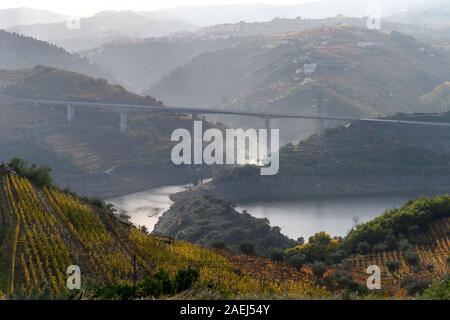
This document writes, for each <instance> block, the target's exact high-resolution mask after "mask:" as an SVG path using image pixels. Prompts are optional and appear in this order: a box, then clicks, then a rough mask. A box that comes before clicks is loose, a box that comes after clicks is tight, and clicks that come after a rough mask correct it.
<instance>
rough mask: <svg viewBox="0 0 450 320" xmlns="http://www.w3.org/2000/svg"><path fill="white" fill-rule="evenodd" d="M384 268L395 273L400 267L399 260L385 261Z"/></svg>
mask: <svg viewBox="0 0 450 320" xmlns="http://www.w3.org/2000/svg"><path fill="white" fill-rule="evenodd" d="M386 268H388V270H389V272H390V273H395V272H396V271H397V270H398V269H399V268H400V261H398V260H394V261H388V262H386Z"/></svg>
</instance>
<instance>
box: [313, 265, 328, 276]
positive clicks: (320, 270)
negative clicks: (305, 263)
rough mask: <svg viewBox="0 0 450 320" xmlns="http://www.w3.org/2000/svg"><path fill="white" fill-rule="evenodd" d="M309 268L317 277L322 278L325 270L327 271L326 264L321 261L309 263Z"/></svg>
mask: <svg viewBox="0 0 450 320" xmlns="http://www.w3.org/2000/svg"><path fill="white" fill-rule="evenodd" d="M311 269H312V271H313V273H314V275H315V276H316V278H317V279H322V278H323V275H324V274H325V272H327V266H326V265H325V263H323V262H322V261H316V262H314V263H313V264H312V265H311Z"/></svg>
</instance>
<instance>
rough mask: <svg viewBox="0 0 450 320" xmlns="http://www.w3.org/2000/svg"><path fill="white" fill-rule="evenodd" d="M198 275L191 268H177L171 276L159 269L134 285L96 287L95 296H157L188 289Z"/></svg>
mask: <svg viewBox="0 0 450 320" xmlns="http://www.w3.org/2000/svg"><path fill="white" fill-rule="evenodd" d="M198 277H199V272H198V271H197V270H196V269H191V268H188V269H183V270H179V271H178V272H177V273H176V275H175V276H174V277H173V278H171V277H170V276H169V274H168V273H167V272H165V271H160V272H158V273H156V274H155V275H153V276H151V277H145V278H144V280H143V281H142V282H141V283H139V284H138V285H137V286H136V287H133V286H130V285H109V286H106V287H102V288H98V289H97V290H96V293H95V297H96V298H100V299H107V300H130V299H139V298H146V297H154V298H158V297H161V296H164V295H173V294H177V293H179V292H182V291H185V290H187V289H189V288H190V287H191V286H192V285H193V283H194V282H195V281H197V279H198Z"/></svg>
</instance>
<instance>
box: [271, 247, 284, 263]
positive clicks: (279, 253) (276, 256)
mask: <svg viewBox="0 0 450 320" xmlns="http://www.w3.org/2000/svg"><path fill="white" fill-rule="evenodd" d="M284 256H285V254H284V251H283V250H281V249H274V250H272V252H271V253H270V259H271V260H272V261H275V262H283V261H284Z"/></svg>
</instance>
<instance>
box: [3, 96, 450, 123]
mask: <svg viewBox="0 0 450 320" xmlns="http://www.w3.org/2000/svg"><path fill="white" fill-rule="evenodd" d="M12 99H13V100H15V101H18V102H25V103H33V104H43V105H53V106H64V107H66V106H74V107H88V108H109V109H117V110H119V111H126V110H129V111H151V112H172V113H188V114H192V115H198V114H204V115H206V114H211V115H212V114H216V115H234V116H247V117H256V118H263V119H310V120H333V121H346V122H352V121H365V122H384V123H397V124H414V125H428V126H429V125H432V126H445V127H450V123H447V122H435V121H411V120H396V119H380V118H355V117H337V116H323V115H322V116H310V115H299V114H283V113H259V112H242V111H230V110H218V109H212V108H192V107H185V108H184V107H166V106H160V105H135V104H120V103H107V102H102V103H99V102H80V101H60V100H41V99H18V98H12Z"/></svg>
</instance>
